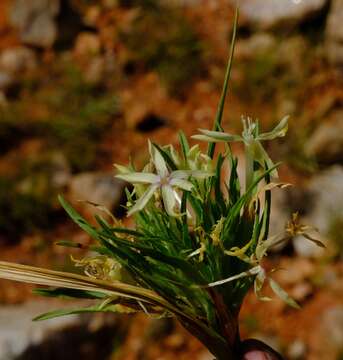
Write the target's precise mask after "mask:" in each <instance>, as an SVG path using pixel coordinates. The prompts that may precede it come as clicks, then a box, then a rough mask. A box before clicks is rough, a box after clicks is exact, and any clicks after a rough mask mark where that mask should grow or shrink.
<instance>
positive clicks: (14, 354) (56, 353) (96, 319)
mask: <svg viewBox="0 0 343 360" xmlns="http://www.w3.org/2000/svg"><path fill="white" fill-rule="evenodd" d="M78 305H80V304H75V302H74V303H73V305H71V304H70V303H69V304H68V305H66V304H65V303H64V304H61V303H60V302H58V303H57V302H55V301H42V300H40V301H38V302H37V301H36V302H28V303H24V304H22V305H11V306H1V309H0V360H17V359H57V358H58V359H60V358H63V359H66V360H68V359H73V358H84V355H85V354H84V351H83V348H84V347H85V346H86V349H87V359H98V358H99V357H101V356H100V354H102V355H104V352H107V354H109V353H110V352H111V349H112V344H113V337H114V336H115V328H116V327H118V320H117V318H115V317H112V316H109V315H108V314H107V315H106V319H105V318H104V317H103V316H102V314H96V315H95V316H94V315H92V316H87V315H86V316H84V315H83V316H78V315H70V316H65V317H60V318H55V319H51V320H46V321H39V322H33V321H32V319H33V318H34V317H35V316H37V315H40V314H42V313H44V312H48V311H52V310H56V309H61V308H66V307H68V308H69V307H75V306H76V307H77V306H78ZM81 306H85V304H84V303H83V304H82V305H81ZM99 340H100V341H99ZM92 353H93V355H94V356H92ZM95 354H99V357H96V356H95ZM101 358H105V356H103V357H101ZM106 358H107V357H106Z"/></svg>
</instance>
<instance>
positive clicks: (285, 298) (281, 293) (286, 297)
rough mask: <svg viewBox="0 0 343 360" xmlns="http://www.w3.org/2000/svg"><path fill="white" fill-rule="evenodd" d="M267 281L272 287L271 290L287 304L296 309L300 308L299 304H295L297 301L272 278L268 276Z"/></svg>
mask: <svg viewBox="0 0 343 360" xmlns="http://www.w3.org/2000/svg"><path fill="white" fill-rule="evenodd" d="M268 281H269V285H270V287H271V288H272V290H273V291H274V293H275V294H276V295H277V296H278V297H279V298H280V299H281V300H283V301H284V302H285V303H286V304H288V305H289V306H292V307H294V308H296V309H300V306H299V304H297V302H296V301H295V300H293V299H292V298H291V297H290V296H289V295H288V294H287V292H286V291H285V290H284V289H282V287H281V286H280V285H279V284H278V283H277V282H276V281H274V280H273V279H271V278H268Z"/></svg>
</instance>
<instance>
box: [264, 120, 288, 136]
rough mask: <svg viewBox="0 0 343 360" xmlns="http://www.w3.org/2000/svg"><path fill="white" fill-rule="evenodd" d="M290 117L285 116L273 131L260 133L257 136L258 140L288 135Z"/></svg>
mask: <svg viewBox="0 0 343 360" xmlns="http://www.w3.org/2000/svg"><path fill="white" fill-rule="evenodd" d="M288 118H289V116H285V117H284V118H283V119H282V120H281V121H280V122H279V123H278V125H276V126H275V128H274V129H273V130H272V131H269V132H266V133H264V134H260V135H258V136H257V139H258V140H273V139H275V138H277V137H283V136H285V135H286V133H287V130H288Z"/></svg>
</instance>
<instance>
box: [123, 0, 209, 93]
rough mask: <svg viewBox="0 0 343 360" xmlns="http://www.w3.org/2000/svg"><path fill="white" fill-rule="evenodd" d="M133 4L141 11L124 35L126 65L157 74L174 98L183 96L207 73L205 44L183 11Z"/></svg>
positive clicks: (150, 3) (137, 2) (146, 4)
mask: <svg viewBox="0 0 343 360" xmlns="http://www.w3.org/2000/svg"><path fill="white" fill-rule="evenodd" d="M133 5H136V6H140V11H139V12H138V14H137V16H136V18H135V19H134V21H133V23H132V24H131V27H130V29H129V30H127V31H125V32H124V31H123V32H122V33H121V39H122V41H123V43H124V44H125V45H126V46H127V48H128V50H129V54H128V58H127V64H128V65H129V66H130V67H133V68H138V69H139V68H140V67H141V68H143V70H153V71H156V72H157V73H158V74H159V76H160V79H161V81H162V82H163V84H164V85H165V86H166V88H167V90H168V91H169V93H170V94H171V95H176V96H178V95H182V94H183V92H184V91H185V89H187V86H189V85H190V84H191V83H192V81H193V80H194V79H195V78H196V77H197V76H200V75H201V73H202V72H203V71H204V68H205V67H204V44H203V43H202V41H201V40H200V38H199V36H198V35H197V34H196V32H195V30H194V28H193V27H192V26H191V24H190V23H189V21H188V20H187V18H186V17H185V15H184V14H183V13H182V12H181V10H180V9H175V8H173V7H166V6H162V5H159V4H158V3H157V2H156V1H135V2H134V4H133ZM142 34H144V40H143V39H142Z"/></svg>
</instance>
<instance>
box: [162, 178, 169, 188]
mask: <svg viewBox="0 0 343 360" xmlns="http://www.w3.org/2000/svg"><path fill="white" fill-rule="evenodd" d="M160 184H161V186H163V185H168V184H169V177H168V176H164V177H162V178H161V180H160Z"/></svg>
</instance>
